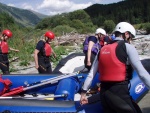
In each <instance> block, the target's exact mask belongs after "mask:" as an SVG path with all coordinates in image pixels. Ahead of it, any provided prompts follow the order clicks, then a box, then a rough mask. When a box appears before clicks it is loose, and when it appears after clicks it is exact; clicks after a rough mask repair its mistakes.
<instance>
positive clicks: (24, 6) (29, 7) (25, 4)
mask: <svg viewBox="0 0 150 113" xmlns="http://www.w3.org/2000/svg"><path fill="white" fill-rule="evenodd" d="M21 7H22V8H23V9H30V10H34V8H33V7H32V6H31V5H29V4H27V3H23V4H22V5H21Z"/></svg>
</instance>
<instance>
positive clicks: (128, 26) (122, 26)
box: [113, 22, 136, 37]
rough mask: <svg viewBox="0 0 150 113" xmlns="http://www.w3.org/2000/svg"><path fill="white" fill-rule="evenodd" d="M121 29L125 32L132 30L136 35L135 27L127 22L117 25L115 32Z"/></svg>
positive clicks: (121, 31)
mask: <svg viewBox="0 0 150 113" xmlns="http://www.w3.org/2000/svg"><path fill="white" fill-rule="evenodd" d="M116 31H119V32H120V33H125V32H127V31H128V32H130V33H131V34H132V35H133V36H134V37H135V35H136V31H135V28H134V27H133V26H132V25H131V24H129V23H127V22H120V23H118V24H117V25H116V27H115V29H114V31H113V32H116Z"/></svg>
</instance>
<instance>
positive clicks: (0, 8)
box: [0, 3, 47, 27]
mask: <svg viewBox="0 0 150 113" xmlns="http://www.w3.org/2000/svg"><path fill="white" fill-rule="evenodd" d="M3 12H5V13H8V14H9V15H10V16H12V17H13V18H14V19H15V21H16V22H17V23H19V24H21V25H22V26H28V27H29V26H30V27H31V26H35V25H36V24H37V23H38V22H39V21H40V20H41V19H43V18H45V17H47V16H46V15H43V14H40V13H36V12H33V11H29V10H24V9H19V8H15V7H11V6H7V5H5V4H2V3H0V13H3Z"/></svg>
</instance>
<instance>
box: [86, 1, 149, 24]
mask: <svg viewBox="0 0 150 113" xmlns="http://www.w3.org/2000/svg"><path fill="white" fill-rule="evenodd" d="M84 10H85V11H86V12H87V13H88V14H89V16H90V17H91V19H92V22H93V24H95V25H98V26H102V25H103V23H104V21H105V20H113V21H114V22H115V23H118V22H120V21H128V22H130V23H132V24H139V23H146V22H149V21H150V0H124V1H121V2H118V3H113V4H108V5H101V4H94V5H92V6H90V7H88V8H86V9H84Z"/></svg>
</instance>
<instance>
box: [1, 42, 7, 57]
mask: <svg viewBox="0 0 150 113" xmlns="http://www.w3.org/2000/svg"><path fill="white" fill-rule="evenodd" d="M8 50H9V46H8V43H7V42H5V41H1V42H0V53H2V54H4V53H8Z"/></svg>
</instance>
